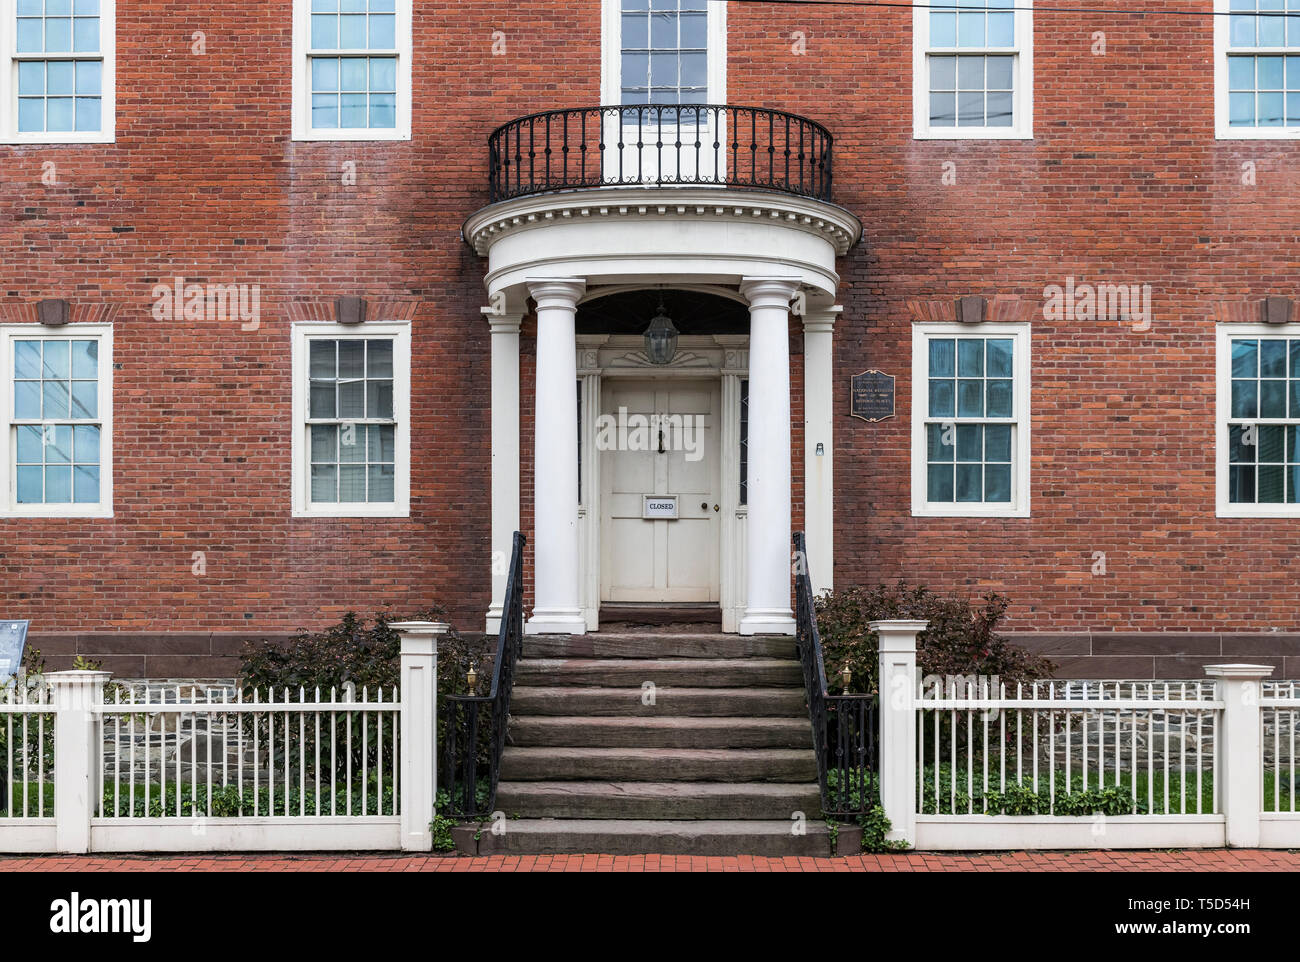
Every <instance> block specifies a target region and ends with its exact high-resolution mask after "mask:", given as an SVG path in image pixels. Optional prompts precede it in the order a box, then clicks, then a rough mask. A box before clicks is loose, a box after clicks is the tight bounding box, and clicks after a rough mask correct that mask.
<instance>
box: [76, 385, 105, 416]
mask: <svg viewBox="0 0 1300 962" xmlns="http://www.w3.org/2000/svg"><path fill="white" fill-rule="evenodd" d="M72 416H73V417H74V418H83V419H89V418H97V417H99V383H98V382H97V381H73V382H72Z"/></svg>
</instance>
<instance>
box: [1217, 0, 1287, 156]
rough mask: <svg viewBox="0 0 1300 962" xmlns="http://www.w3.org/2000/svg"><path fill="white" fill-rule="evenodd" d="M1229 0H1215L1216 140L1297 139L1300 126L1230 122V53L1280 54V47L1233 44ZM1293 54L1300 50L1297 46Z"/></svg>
mask: <svg viewBox="0 0 1300 962" xmlns="http://www.w3.org/2000/svg"><path fill="white" fill-rule="evenodd" d="M1229 8H1230V4H1229V0H1214V12H1215V17H1214V137H1215V139H1216V140H1295V139H1297V138H1300V127H1233V126H1231V125H1230V124H1229V123H1228V54H1229V52H1232V53H1256V54H1258V53H1264V54H1273V53H1279V52H1280V51H1279V49H1278V48H1276V47H1262V48H1261V47H1229V46H1228V41H1229V39H1230V37H1231V23H1230V21H1229V17H1228V13H1229ZM1291 52H1292V53H1293V54H1296V53H1300V49H1296V48H1293V49H1292V51H1291Z"/></svg>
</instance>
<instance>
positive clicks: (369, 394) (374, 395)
mask: <svg viewBox="0 0 1300 962" xmlns="http://www.w3.org/2000/svg"><path fill="white" fill-rule="evenodd" d="M392 416H393V382H392V381H368V382H366V417H369V418H391V417H392Z"/></svg>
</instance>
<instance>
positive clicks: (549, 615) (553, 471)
mask: <svg viewBox="0 0 1300 962" xmlns="http://www.w3.org/2000/svg"><path fill="white" fill-rule="evenodd" d="M585 286H586V285H585V282H584V281H582V280H579V279H575V278H561V279H554V280H540V281H529V282H528V291H529V293H530V294H532V296H533V299H534V300H535V301H536V302H537V375H536V381H537V406H536V410H535V411H534V416H533V417H534V427H533V434H534V443H535V446H536V447H535V453H534V456H533V530H534V532H535V533H534V537H533V553H534V554H533V556H534V559H535V561H534V563H533V572H534V575H533V584H534V589H535V590H534V594H533V616H532V617H531V618H530V619H528V624H527V626H526V629H525V630H526V631H527V632H528V633H529V634H565V635H582V634H586V632H587V622H586V619H584V618H583V616H582V605H581V601H580V597H581V595H580V593H579V591H578V386H577V383H578V382H577V378H578V368H577V341H576V339H575V333H574V332H575V328H574V323H575V316H576V314H577V310H578V298H580V297H581V296H582V292H583V290H584V289H585Z"/></svg>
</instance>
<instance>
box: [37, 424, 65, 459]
mask: <svg viewBox="0 0 1300 962" xmlns="http://www.w3.org/2000/svg"><path fill="white" fill-rule="evenodd" d="M42 437H43V438H44V441H45V463H46V464H71V463H72V426H71V425H68V424H51V425H46V426H45V429H44V431H43V432H42Z"/></svg>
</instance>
